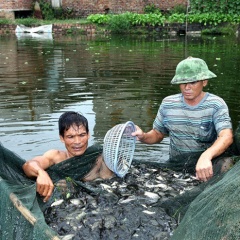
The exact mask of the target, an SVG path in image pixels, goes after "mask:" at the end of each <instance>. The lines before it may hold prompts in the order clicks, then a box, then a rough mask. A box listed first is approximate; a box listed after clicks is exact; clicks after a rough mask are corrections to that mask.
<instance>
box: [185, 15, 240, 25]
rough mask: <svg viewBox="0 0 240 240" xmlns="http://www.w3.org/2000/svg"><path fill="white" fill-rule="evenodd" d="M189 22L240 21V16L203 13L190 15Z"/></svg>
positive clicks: (211, 23) (212, 23) (216, 23)
mask: <svg viewBox="0 0 240 240" xmlns="http://www.w3.org/2000/svg"><path fill="white" fill-rule="evenodd" d="M188 22H189V23H202V24H204V25H208V24H209V25H215V26H216V25H218V24H220V23H225V22H229V23H240V16H238V15H230V14H218V13H202V14H190V15H188Z"/></svg>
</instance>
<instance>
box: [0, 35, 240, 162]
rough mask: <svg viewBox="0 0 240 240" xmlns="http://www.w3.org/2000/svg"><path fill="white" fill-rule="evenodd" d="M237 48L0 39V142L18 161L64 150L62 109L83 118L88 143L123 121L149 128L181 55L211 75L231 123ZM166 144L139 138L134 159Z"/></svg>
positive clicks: (180, 42) (239, 96)
mask: <svg viewBox="0 0 240 240" xmlns="http://www.w3.org/2000/svg"><path fill="white" fill-rule="evenodd" d="M239 45H240V41H239V38H236V37H235V36H232V37H224V36H215V37H213V36H209V37H199V36H188V37H187V38H185V36H180V37H176V36H171V37H170V36H167V37H166V36H165V37H151V38H146V37H141V36H134V37H128V36H116V37H113V36H111V37H109V36H75V37H73V36H62V37H54V36H53V37H52V36H44V35H42V36H41V37H39V36H35V35H31V36H15V35H14V36H0V92H1V98H0V112H1V116H0V131H1V136H0V141H1V143H2V144H3V145H4V146H5V147H7V148H9V149H11V150H13V151H14V152H16V153H17V154H19V155H20V156H22V157H23V158H24V159H30V158H32V157H33V156H36V155H40V154H42V153H43V152H45V151H47V150H48V149H51V148H58V149H64V146H63V145H62V143H61V142H60V140H59V137H58V126H57V121H58V117H59V116H60V115H61V114H62V113H63V112H64V111H67V110H73V111H78V112H81V113H83V114H84V115H85V116H86V117H87V119H88V120H89V124H90V133H91V139H90V145H91V144H93V143H100V144H102V143H103V138H104V135H105V133H106V132H107V131H108V130H109V129H110V128H111V127H113V126H114V125H116V124H119V123H124V122H126V121H129V120H131V121H133V122H134V123H135V124H137V125H139V126H141V127H142V128H143V129H144V130H145V131H147V130H150V129H151V128H152V123H153V120H154V118H155V116H156V113H157V110H158V107H159V104H160V103H161V101H162V99H163V98H164V97H165V96H167V95H170V94H174V93H176V92H178V91H179V89H178V86H173V85H170V80H171V79H172V77H173V76H174V72H175V67H176V65H177V63H178V62H179V61H181V60H182V59H184V58H186V57H187V56H194V57H200V58H203V59H204V60H205V61H206V62H207V64H208V66H209V68H210V70H212V71H213V72H214V73H216V74H217V76H218V77H217V78H216V79H213V80H210V81H209V84H208V86H207V87H206V89H205V90H206V91H209V92H212V93H214V94H216V95H219V96H221V97H222V98H224V99H225V101H226V103H227V104H228V106H229V109H230V115H231V117H232V122H233V126H234V128H236V126H237V125H238V122H239V120H240V109H239V103H240V88H239V84H240V79H239V72H240V46H239ZM168 143H169V139H168V138H166V139H165V140H164V141H163V142H162V143H161V144H156V145H145V144H140V143H138V144H137V146H136V152H135V155H134V159H135V160H137V161H138V160H139V161H141V160H149V161H150V160H151V161H164V160H165V159H166V158H167V155H168Z"/></svg>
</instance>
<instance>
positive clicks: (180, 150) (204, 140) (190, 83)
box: [132, 57, 233, 181]
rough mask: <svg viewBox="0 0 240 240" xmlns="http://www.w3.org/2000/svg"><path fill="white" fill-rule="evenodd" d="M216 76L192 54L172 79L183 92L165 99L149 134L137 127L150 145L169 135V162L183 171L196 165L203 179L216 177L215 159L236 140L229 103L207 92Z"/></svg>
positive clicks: (181, 63) (178, 66)
mask: <svg viewBox="0 0 240 240" xmlns="http://www.w3.org/2000/svg"><path fill="white" fill-rule="evenodd" d="M214 77H216V75H215V74H214V73H213V72H211V71H210V70H209V69H208V66H207V64H206V63H205V61H203V60H202V59H199V58H193V57H189V58H187V59H185V60H183V61H181V62H180V63H179V64H178V65H177V68H176V74H175V76H174V78H173V79H172V81H171V83H172V84H179V86H180V90H181V93H178V94H175V95H172V96H168V97H166V98H164V99H163V101H162V103H161V105H160V107H159V110H158V113H157V116H156V118H155V121H154V123H153V129H152V130H151V131H149V132H146V133H145V132H143V131H142V130H141V128H139V127H138V126H136V127H137V130H136V131H135V132H134V133H133V134H132V135H133V136H137V138H138V140H140V141H141V142H144V143H147V144H154V143H159V142H161V141H162V140H163V138H164V137H165V136H167V135H169V138H170V157H169V161H168V163H166V165H167V166H169V167H170V166H172V167H173V168H174V167H176V168H178V169H182V170H183V169H185V170H187V169H192V171H194V168H195V171H196V177H197V179H199V180H201V181H207V180H209V179H210V178H211V177H212V176H213V172H214V170H213V164H215V158H216V157H218V156H220V155H221V154H223V153H224V152H225V151H226V149H227V148H228V147H229V146H230V145H231V144H232V142H233V134H232V124H231V119H230V117H229V111H228V107H227V105H226V103H225V102H224V100H223V99H222V98H220V97H218V96H216V95H213V94H211V93H208V92H204V91H203V88H204V87H206V85H207V83H208V79H211V78H214ZM191 157H192V159H191ZM190 159H191V160H190ZM190 172H191V171H190Z"/></svg>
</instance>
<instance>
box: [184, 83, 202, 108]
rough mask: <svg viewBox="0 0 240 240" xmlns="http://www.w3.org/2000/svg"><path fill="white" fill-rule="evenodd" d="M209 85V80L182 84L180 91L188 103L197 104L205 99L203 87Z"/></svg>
mask: <svg viewBox="0 0 240 240" xmlns="http://www.w3.org/2000/svg"><path fill="white" fill-rule="evenodd" d="M206 85H207V80H203V81H196V82H190V83H182V84H180V90H181V92H182V94H183V97H184V99H185V101H186V102H187V103H190V104H191V103H193V104H197V103H199V102H200V101H201V100H202V98H203V91H202V90H203V87H205V86H206Z"/></svg>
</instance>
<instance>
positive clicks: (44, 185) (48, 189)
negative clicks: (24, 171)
mask: <svg viewBox="0 0 240 240" xmlns="http://www.w3.org/2000/svg"><path fill="white" fill-rule="evenodd" d="M36 183H37V192H38V193H39V194H40V195H41V196H43V197H44V199H43V202H46V201H48V200H49V198H50V197H51V195H52V192H53V189H54V185H53V182H52V180H51V178H50V177H49V175H48V173H47V172H46V171H44V170H43V169H40V170H38V176H37V180H36Z"/></svg>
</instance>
